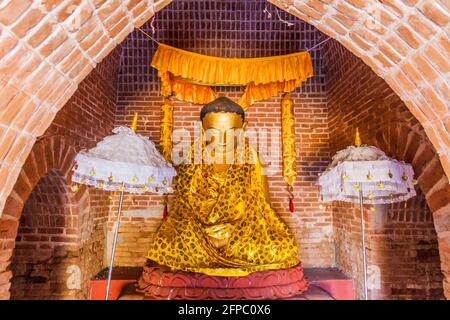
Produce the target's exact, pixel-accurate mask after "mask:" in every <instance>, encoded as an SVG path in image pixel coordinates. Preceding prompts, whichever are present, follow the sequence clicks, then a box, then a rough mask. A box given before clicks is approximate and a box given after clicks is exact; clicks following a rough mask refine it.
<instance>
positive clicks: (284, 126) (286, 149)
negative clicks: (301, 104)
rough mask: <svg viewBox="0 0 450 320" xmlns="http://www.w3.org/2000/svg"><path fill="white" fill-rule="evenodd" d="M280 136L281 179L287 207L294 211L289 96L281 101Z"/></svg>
mask: <svg viewBox="0 0 450 320" xmlns="http://www.w3.org/2000/svg"><path fill="white" fill-rule="evenodd" d="M281 136H282V144H283V177H284V181H286V183H287V184H288V191H289V207H290V210H291V212H293V211H294V204H293V198H294V194H293V185H294V183H295V179H296V178H297V170H296V152H295V118H294V103H293V101H292V98H291V97H290V95H289V94H286V95H285V96H284V97H283V99H282V100H281Z"/></svg>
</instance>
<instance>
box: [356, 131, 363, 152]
mask: <svg viewBox="0 0 450 320" xmlns="http://www.w3.org/2000/svg"><path fill="white" fill-rule="evenodd" d="M361 145H362V142H361V136H360V135H359V128H356V133H355V147H358V148H359V147H361Z"/></svg>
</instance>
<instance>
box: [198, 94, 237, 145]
mask: <svg viewBox="0 0 450 320" xmlns="http://www.w3.org/2000/svg"><path fill="white" fill-rule="evenodd" d="M200 120H201V121H202V127H203V130H204V132H206V133H207V134H206V136H207V139H209V140H211V142H214V143H216V144H217V146H218V151H219V152H220V151H221V152H223V153H227V152H230V151H232V150H234V148H235V147H236V145H237V139H238V136H239V135H240V134H241V133H242V132H243V129H244V128H245V113H244V110H243V109H242V107H241V106H240V105H238V104H237V103H235V102H233V101H232V100H230V99H228V98H226V97H220V98H217V99H216V100H214V101H213V102H210V103H208V104H207V105H205V106H204V107H203V108H202V111H201V112H200ZM231 139H233V143H230V141H231Z"/></svg>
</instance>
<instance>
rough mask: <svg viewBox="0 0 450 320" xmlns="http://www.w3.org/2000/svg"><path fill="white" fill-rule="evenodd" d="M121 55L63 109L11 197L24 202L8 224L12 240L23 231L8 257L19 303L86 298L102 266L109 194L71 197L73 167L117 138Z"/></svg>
mask: <svg viewBox="0 0 450 320" xmlns="http://www.w3.org/2000/svg"><path fill="white" fill-rule="evenodd" d="M120 50H121V48H120V47H118V48H117V49H116V50H115V51H113V52H112V54H111V55H110V56H109V57H108V58H107V59H106V60H105V61H104V62H103V63H101V64H100V65H99V66H98V68H97V69H94V71H92V72H91V74H90V75H89V76H88V77H87V78H86V79H85V80H84V81H83V82H82V83H81V84H80V85H79V88H78V90H77V92H76V93H75V94H74V95H73V96H72V98H71V99H70V100H69V101H68V102H67V104H66V106H65V107H64V108H63V109H61V111H60V112H58V114H57V115H56V117H55V120H54V122H53V123H52V125H51V126H50V127H49V128H48V130H47V131H46V132H45V133H44V135H43V136H42V137H41V138H40V139H39V141H38V142H37V143H36V145H35V146H34V147H33V150H32V153H31V154H30V156H29V158H28V159H27V161H26V164H25V166H24V169H23V171H22V173H21V175H20V177H21V178H20V179H19V180H18V182H17V183H16V186H15V188H14V191H13V193H12V194H11V196H10V198H11V199H13V200H11V201H10V202H9V203H12V204H17V203H18V205H14V206H12V205H11V206H7V207H6V209H5V215H4V216H3V217H2V220H8V221H10V220H14V219H19V218H20V226H19V228H18V230H17V226H16V227H14V226H12V227H11V228H10V229H12V230H11V234H10V236H12V239H11V240H12V241H14V240H13V239H14V238H13V237H14V235H15V234H16V233H17V237H16V239H15V240H16V242H15V249H14V251H13V250H12V247H11V250H10V251H9V254H11V253H12V258H11V255H10V256H9V257H6V256H5V259H6V261H7V263H6V264H5V268H7V267H8V264H9V263H10V261H11V260H12V263H11V266H10V267H9V271H7V272H9V274H10V276H12V280H11V282H12V286H11V298H13V299H79V298H86V297H87V293H88V284H89V279H90V278H91V276H92V275H93V274H95V273H97V272H98V271H99V270H100V269H101V268H102V267H103V260H104V245H105V241H106V233H105V230H104V226H105V222H106V220H107V216H108V213H109V210H110V209H109V203H110V200H109V194H108V193H106V192H102V191H99V190H94V189H92V188H89V189H86V188H81V189H80V190H79V191H78V192H76V193H73V192H72V191H71V190H70V184H71V182H70V169H71V166H72V162H73V158H74V156H75V154H76V152H78V151H79V150H81V149H84V148H90V147H93V146H94V145H95V144H96V142H98V141H99V140H100V139H101V138H103V137H104V136H106V135H109V134H111V130H112V128H113V121H114V112H115V103H116V95H117V93H116V80H117V70H118V64H119V58H120ZM22 208H23V209H22ZM12 218H14V219H12ZM14 229H15V230H14ZM13 243H14V242H13ZM13 247H14V244H13ZM6 294H7V293H6Z"/></svg>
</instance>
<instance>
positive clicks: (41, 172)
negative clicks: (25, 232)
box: [0, 136, 90, 299]
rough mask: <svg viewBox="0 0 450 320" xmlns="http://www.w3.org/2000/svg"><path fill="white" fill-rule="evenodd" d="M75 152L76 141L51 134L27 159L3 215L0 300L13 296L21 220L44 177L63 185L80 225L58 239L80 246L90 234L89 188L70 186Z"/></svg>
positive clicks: (36, 146)
mask: <svg viewBox="0 0 450 320" xmlns="http://www.w3.org/2000/svg"><path fill="white" fill-rule="evenodd" d="M75 155H76V151H75V148H74V147H73V143H71V142H70V141H67V140H66V139H65V138H63V137H61V136H51V137H49V138H46V139H42V140H40V141H38V142H37V143H36V144H35V145H34V147H33V149H32V151H31V152H30V154H29V156H28V158H27V160H26V161H25V163H24V165H23V168H22V170H21V171H20V174H19V178H18V179H17V182H16V184H15V185H14V188H13V190H12V192H11V194H10V195H9V197H8V198H7V200H6V204H5V207H4V211H3V215H2V217H1V218H0V299H2V298H9V291H8V290H9V286H10V284H9V282H8V281H9V280H10V278H11V277H12V272H11V271H10V270H9V271H7V270H8V269H9V268H8V267H9V265H10V263H11V257H12V254H13V250H14V247H15V242H16V236H17V232H18V227H19V220H20V217H21V214H22V212H23V210H24V206H25V203H26V202H27V200H28V198H29V197H30V195H31V194H32V191H33V189H34V188H35V187H36V185H38V183H39V182H40V181H41V180H42V178H45V177H48V176H54V178H55V179H57V180H58V181H56V182H57V185H60V186H61V188H62V189H63V190H61V191H62V192H63V193H64V194H65V196H66V197H67V201H68V202H69V206H68V210H69V211H70V214H71V216H73V217H75V218H76V220H77V224H76V225H75V226H72V229H76V233H75V234H74V235H71V236H62V238H61V239H59V240H60V241H58V242H61V243H69V244H74V245H80V244H81V242H82V241H83V240H86V239H87V238H88V237H89V235H90V230H89V226H88V225H89V224H88V221H87V220H88V219H89V213H90V210H89V192H88V189H87V188H86V187H82V188H80V190H78V191H77V192H76V193H73V192H71V190H70V187H69V186H70V183H71V179H70V175H71V168H72V166H73V160H74V158H75ZM2 280H3V281H4V282H5V283H3V281H2Z"/></svg>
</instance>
